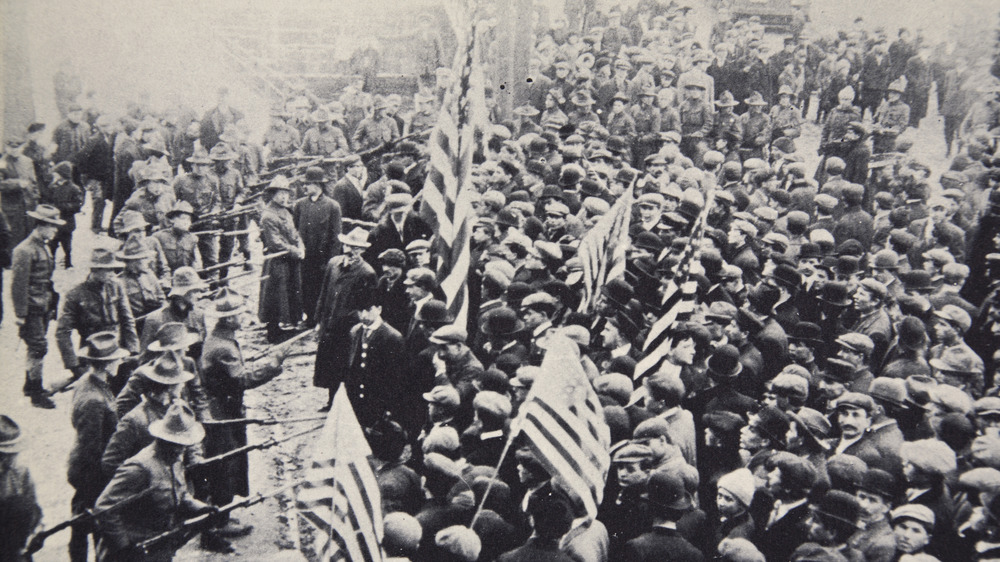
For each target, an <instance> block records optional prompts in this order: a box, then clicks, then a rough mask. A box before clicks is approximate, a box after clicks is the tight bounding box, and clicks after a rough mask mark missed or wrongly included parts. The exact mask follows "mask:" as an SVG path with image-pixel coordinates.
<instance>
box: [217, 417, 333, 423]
mask: <svg viewBox="0 0 1000 562" xmlns="http://www.w3.org/2000/svg"><path fill="white" fill-rule="evenodd" d="M325 419H326V416H307V417H304V418H284V419H277V418H236V419H231V420H205V421H203V422H201V424H202V425H236V424H246V425H278V424H282V423H299V422H307V421H323V420H325Z"/></svg>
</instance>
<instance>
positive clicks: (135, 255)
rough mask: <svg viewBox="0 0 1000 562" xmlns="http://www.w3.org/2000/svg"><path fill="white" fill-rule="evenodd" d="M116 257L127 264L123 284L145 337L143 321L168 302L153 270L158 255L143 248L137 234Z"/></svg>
mask: <svg viewBox="0 0 1000 562" xmlns="http://www.w3.org/2000/svg"><path fill="white" fill-rule="evenodd" d="M115 255H116V256H117V257H118V259H120V260H121V261H123V262H125V271H123V272H122V274H121V282H122V284H123V285H124V286H125V294H126V295H127V296H128V302H129V306H130V307H131V308H132V316H133V317H134V318H135V319H136V321H135V327H136V332H138V333H140V334H141V333H142V324H143V322H144V320H145V318H143V319H142V320H140V319H139V317H140V316H141V317H145V316H146V315H147V314H149V313H151V312H153V311H154V310H156V309H158V308H160V307H161V306H163V301H164V300H166V297H165V296H164V295H163V289H162V288H161V287H160V280H159V279H157V277H156V275H155V274H154V273H153V272H152V271H150V269H149V260H150V258H153V257H155V256H156V253H155V252H153V251H152V250H150V249H149V248H147V247H146V246H145V245H144V244H143V240H142V238H141V235H140V234H138V233H134V234H132V235H131V236H129V237H128V240H126V241H125V244H124V245H122V249H121V250H120V251H118V253H117V254H115Z"/></svg>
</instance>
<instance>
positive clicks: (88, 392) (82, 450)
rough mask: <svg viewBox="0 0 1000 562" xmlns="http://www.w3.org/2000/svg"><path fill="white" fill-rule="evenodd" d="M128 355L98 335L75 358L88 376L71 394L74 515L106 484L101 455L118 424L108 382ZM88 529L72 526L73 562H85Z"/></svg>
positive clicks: (114, 339) (107, 335)
mask: <svg viewBox="0 0 1000 562" xmlns="http://www.w3.org/2000/svg"><path fill="white" fill-rule="evenodd" d="M128 356H129V352H128V351H126V350H124V349H122V348H120V347H118V334H117V333H115V332H98V333H96V334H94V335H92V336H90V337H89V338H87V346H86V348H85V349H82V350H80V352H79V353H78V354H77V357H79V358H80V359H83V360H84V361H85V362H87V363H89V364H90V365H89V369H88V370H87V374H86V375H85V376H84V377H83V378H82V379H80V382H79V383H77V385H76V388H75V389H74V390H73V410H72V417H71V418H70V420H71V422H72V423H73V429H75V430H76V442H75V444H74V445H73V450H72V451H70V454H69V462H68V464H69V472H68V476H67V478H68V480H69V483H70V485H71V486H73V488H74V489H75V490H76V493H75V494H74V495H73V500H72V502H71V504H70V505H71V509H72V512H73V515H80V514H82V513H84V512H86V511H87V510H88V509H90V508H92V507H94V502H95V501H97V497H98V496H99V495H101V491H102V490H104V486H105V485H106V484H107V483H108V480H107V479H106V478H104V476H103V475H102V471H101V455H103V454H104V448H105V447H106V446H107V444H108V442H109V441H110V440H111V436H112V435H113V434H114V432H115V427H116V426H117V424H118V414H117V412H116V410H115V396H114V394H113V393H112V390H111V385H110V384H109V381H110V379H111V377H113V376H114V375H115V373H117V372H118V366H119V365H120V364H121V361H122V359H124V358H126V357H128ZM90 533H91V529H90V528H89V526H74V527H73V531H72V535H71V538H70V541H69V557H70V560H72V561H73V562H78V561H79V562H86V560H87V535H89V534H90Z"/></svg>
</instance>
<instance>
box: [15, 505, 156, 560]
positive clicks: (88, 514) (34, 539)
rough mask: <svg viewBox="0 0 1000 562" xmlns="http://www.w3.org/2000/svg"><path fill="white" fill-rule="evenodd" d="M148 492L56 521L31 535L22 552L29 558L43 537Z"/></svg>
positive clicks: (97, 515) (91, 518)
mask: <svg viewBox="0 0 1000 562" xmlns="http://www.w3.org/2000/svg"><path fill="white" fill-rule="evenodd" d="M149 492H150V491H149V490H148V489H147V490H143V491H141V492H139V493H137V494H133V495H131V496H129V497H127V498H125V499H123V500H122V501H120V502H117V503H115V504H112V505H109V506H108V507H105V508H104V509H99V510H97V511H94V510H93V509H88V510H87V511H84V512H83V513H81V514H79V515H74V516H73V517H70V518H69V519H67V520H65V521H63V522H61V523H57V524H56V525H54V526H52V527H50V528H48V529H45V530H44V531H38V532H37V533H35V534H34V535H33V536H32V537H31V540H29V541H28V545H27V546H26V547H24V552H23V554H24V555H25V556H28V557H29V558H30V556H31V555H32V554H34V553H36V552H38V551H39V550H41V549H42V546H43V545H44V544H45V539H47V538H49V537H51V536H52V535H54V534H56V533H58V532H59V531H62V530H63V529H68V528H70V527H72V526H74V525H78V524H80V523H85V522H88V521H91V520H94V519H97V518H98V517H100V516H102V515H106V514H108V513H112V512H114V511H118V510H119V509H121V508H123V507H125V506H126V505H129V504H131V503H132V502H134V501H136V500H138V499H140V498H142V497H143V496H146V495H147V494H149Z"/></svg>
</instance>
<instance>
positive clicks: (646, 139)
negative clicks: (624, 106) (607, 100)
mask: <svg viewBox="0 0 1000 562" xmlns="http://www.w3.org/2000/svg"><path fill="white" fill-rule="evenodd" d="M655 103H656V88H653V87H650V88H646V89H645V90H643V91H642V93H641V94H640V95H639V103H638V104H637V105H633V106H632V119H633V120H634V121H635V133H636V139H635V142H634V143H633V145H632V153H633V155H634V160H633V163H634V164H636V165H638V163H639V162H642V161H643V160H644V159H645V158H646V156H649V155H650V154H653V153H654V152H656V150H657V148H658V147H659V144H660V125H661V122H662V119H661V115H660V110H659V108H657V107H656V105H655Z"/></svg>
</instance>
